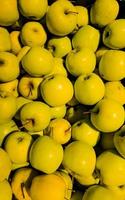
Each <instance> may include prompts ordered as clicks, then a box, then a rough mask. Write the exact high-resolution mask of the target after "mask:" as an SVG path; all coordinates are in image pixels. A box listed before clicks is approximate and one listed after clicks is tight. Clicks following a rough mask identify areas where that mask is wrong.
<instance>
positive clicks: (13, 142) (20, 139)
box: [4, 131, 33, 164]
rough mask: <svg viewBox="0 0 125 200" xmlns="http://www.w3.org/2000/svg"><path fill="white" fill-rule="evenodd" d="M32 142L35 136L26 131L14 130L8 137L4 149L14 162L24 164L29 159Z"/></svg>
mask: <svg viewBox="0 0 125 200" xmlns="http://www.w3.org/2000/svg"><path fill="white" fill-rule="evenodd" d="M32 143H33V138H32V136H31V135H30V134H28V133H27V132H24V131H14V132H12V133H11V134H9V135H8V136H7V137H6V139H5V141H4V149H5V151H6V152H7V153H8V155H9V157H10V159H11V161H12V163H15V164H22V163H25V162H28V161H29V149H30V147H31V145H32ZM19 155H20V156H19Z"/></svg>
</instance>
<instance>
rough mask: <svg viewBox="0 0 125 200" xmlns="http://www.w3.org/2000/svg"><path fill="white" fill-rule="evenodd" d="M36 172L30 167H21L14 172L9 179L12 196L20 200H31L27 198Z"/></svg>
mask: <svg viewBox="0 0 125 200" xmlns="http://www.w3.org/2000/svg"><path fill="white" fill-rule="evenodd" d="M37 175H38V172H37V171H36V170H35V169H33V168H31V167H22V168H20V169H17V170H16V171H14V173H13V176H12V179H11V188H12V192H13V196H14V197H15V198H16V199H20V200H24V199H25V200H31V198H30V196H29V190H30V185H31V182H32V180H33V178H34V177H35V176H37Z"/></svg>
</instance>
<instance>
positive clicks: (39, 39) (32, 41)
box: [20, 21, 47, 47]
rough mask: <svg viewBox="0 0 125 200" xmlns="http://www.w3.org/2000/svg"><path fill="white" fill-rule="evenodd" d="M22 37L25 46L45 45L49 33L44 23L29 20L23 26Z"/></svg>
mask: <svg viewBox="0 0 125 200" xmlns="http://www.w3.org/2000/svg"><path fill="white" fill-rule="evenodd" d="M20 39H21V42H22V44H23V45H24V46H30V47H33V46H44V44H45V42H46V40H47V34H46V31H45V29H44V27H43V25H42V24H40V23H39V22H36V21H28V22H26V23H25V24H24V25H23V26H22V28H21V31H20Z"/></svg>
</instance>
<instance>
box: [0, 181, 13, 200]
mask: <svg viewBox="0 0 125 200" xmlns="http://www.w3.org/2000/svg"><path fill="white" fill-rule="evenodd" d="M0 199H1V200H2V199H4V200H12V188H11V186H10V183H9V181H7V180H4V181H1V182H0Z"/></svg>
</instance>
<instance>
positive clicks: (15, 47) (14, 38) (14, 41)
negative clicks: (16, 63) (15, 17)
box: [10, 30, 22, 55]
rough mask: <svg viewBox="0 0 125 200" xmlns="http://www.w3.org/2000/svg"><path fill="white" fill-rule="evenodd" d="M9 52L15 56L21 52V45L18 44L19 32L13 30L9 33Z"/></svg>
mask: <svg viewBox="0 0 125 200" xmlns="http://www.w3.org/2000/svg"><path fill="white" fill-rule="evenodd" d="M10 40H11V52H12V53H13V54H15V55H17V54H18V53H19V51H20V50H21V47H22V44H21V42H20V31H18V30H13V31H11V32H10Z"/></svg>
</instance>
